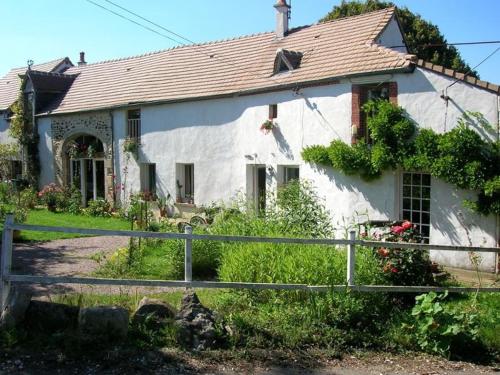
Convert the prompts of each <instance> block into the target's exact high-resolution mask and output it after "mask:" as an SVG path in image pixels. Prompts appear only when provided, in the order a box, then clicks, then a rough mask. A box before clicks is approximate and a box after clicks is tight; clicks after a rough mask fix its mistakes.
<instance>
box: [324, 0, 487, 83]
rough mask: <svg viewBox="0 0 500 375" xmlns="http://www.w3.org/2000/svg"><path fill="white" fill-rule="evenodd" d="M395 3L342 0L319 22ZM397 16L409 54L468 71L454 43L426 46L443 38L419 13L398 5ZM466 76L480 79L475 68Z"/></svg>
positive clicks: (379, 0) (460, 70) (371, 0)
mask: <svg viewBox="0 0 500 375" xmlns="http://www.w3.org/2000/svg"><path fill="white" fill-rule="evenodd" d="M392 6H395V4H394V3H393V2H390V1H381V0H367V1H359V0H353V1H346V0H342V3H341V4H340V5H337V6H334V7H333V9H332V10H331V12H329V13H328V14H327V15H326V16H325V17H324V18H322V19H321V20H320V22H326V21H330V20H334V19H337V18H342V17H349V16H356V15H359V14H363V13H367V12H372V11H375V10H380V9H384V8H388V7H392ZM397 16H398V19H399V21H400V23H401V27H402V29H403V32H404V36H405V38H406V43H407V45H408V49H409V52H410V53H413V54H415V55H417V56H418V57H419V58H421V59H424V60H426V61H429V62H432V63H433V64H438V65H442V66H445V67H447V68H451V69H455V70H457V71H459V72H462V73H468V72H469V71H471V68H470V66H469V65H468V64H467V63H466V62H465V61H464V60H463V59H462V57H461V56H460V52H459V51H458V50H457V49H456V48H455V47H454V46H449V45H448V46H447V45H444V46H439V47H428V45H429V44H446V43H447V41H446V38H445V37H444V36H443V34H441V32H440V31H439V28H438V27H437V26H436V25H434V24H432V23H431V22H429V21H426V20H424V19H423V18H422V17H421V16H420V15H419V14H415V13H413V12H412V11H410V10H409V9H408V8H407V7H403V8H397ZM468 75H469V76H472V77H476V78H479V75H478V73H477V72H476V71H472V72H470V73H469V74H468Z"/></svg>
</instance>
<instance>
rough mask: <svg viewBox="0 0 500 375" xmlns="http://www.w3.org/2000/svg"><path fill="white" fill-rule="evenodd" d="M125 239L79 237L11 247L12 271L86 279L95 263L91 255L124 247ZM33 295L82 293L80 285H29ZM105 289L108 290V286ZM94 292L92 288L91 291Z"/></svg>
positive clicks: (118, 237)
mask: <svg viewBox="0 0 500 375" xmlns="http://www.w3.org/2000/svg"><path fill="white" fill-rule="evenodd" d="M127 244H128V237H120V236H100V237H82V238H71V239H63V240H55V241H48V242H36V243H17V244H14V252H13V259H12V271H13V273H16V274H28V275H50V276H88V275H89V274H91V273H92V272H93V271H95V270H96V269H97V267H98V266H99V264H98V263H97V262H96V261H95V260H93V259H92V258H91V257H92V255H94V254H99V253H103V254H109V253H112V252H113V251H115V250H116V249H118V248H120V247H123V246H126V245H127ZM32 288H33V290H34V291H35V293H36V294H37V295H43V294H52V293H67V292H71V291H82V288H83V289H87V288H88V287H85V286H81V285H68V284H64V285H63V284H61V285H33V286H32ZM99 288H101V289H102V288H106V291H109V289H110V288H109V287H99ZM91 289H92V290H95V289H96V288H95V287H92V288H91Z"/></svg>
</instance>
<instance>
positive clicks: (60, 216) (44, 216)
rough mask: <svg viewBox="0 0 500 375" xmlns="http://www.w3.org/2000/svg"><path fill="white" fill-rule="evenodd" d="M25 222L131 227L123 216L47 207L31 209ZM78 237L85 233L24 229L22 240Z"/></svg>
mask: <svg viewBox="0 0 500 375" xmlns="http://www.w3.org/2000/svg"><path fill="white" fill-rule="evenodd" d="M25 224H32V225H47V226H55V227H57V226H59V227H75V228H95V229H110V230H128V229H130V224H129V223H128V222H127V221H126V220H124V219H121V218H113V217H111V218H105V217H92V216H83V215H73V214H69V213H65V212H50V211H47V210H45V209H34V210H30V211H29V213H28V219H27V220H26V223H25ZM77 237H84V235H82V234H78V233H60V232H39V231H25V230H23V231H22V232H21V237H20V240H21V241H52V240H58V239H63V238H77Z"/></svg>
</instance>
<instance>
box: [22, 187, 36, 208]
mask: <svg viewBox="0 0 500 375" xmlns="http://www.w3.org/2000/svg"><path fill="white" fill-rule="evenodd" d="M19 201H20V204H21V206H23V207H26V208H29V209H30V210H31V209H33V208H35V206H36V205H37V204H38V194H37V192H36V191H35V189H33V188H28V189H24V190H23V191H21V193H20V195H19Z"/></svg>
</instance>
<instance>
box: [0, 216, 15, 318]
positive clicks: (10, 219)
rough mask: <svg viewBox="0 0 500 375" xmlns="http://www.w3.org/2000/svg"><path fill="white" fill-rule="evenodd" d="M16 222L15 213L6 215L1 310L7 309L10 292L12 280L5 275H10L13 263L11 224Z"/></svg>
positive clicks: (1, 274)
mask: <svg viewBox="0 0 500 375" xmlns="http://www.w3.org/2000/svg"><path fill="white" fill-rule="evenodd" d="M12 224H14V215H13V214H7V216H6V217H5V223H4V227H3V234H2V254H1V263H0V297H1V298H0V305H1V308H2V309H1V311H0V313H1V312H2V311H3V310H4V309H5V307H6V306H5V304H6V303H7V297H8V296H9V292H10V282H9V281H6V280H5V277H6V276H8V275H10V269H11V265H12V238H13V230H12V229H11V228H10V225H12Z"/></svg>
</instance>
